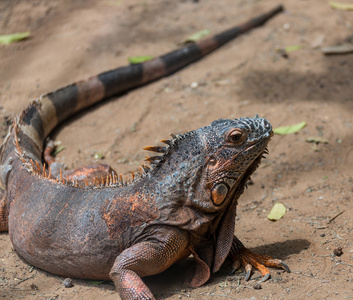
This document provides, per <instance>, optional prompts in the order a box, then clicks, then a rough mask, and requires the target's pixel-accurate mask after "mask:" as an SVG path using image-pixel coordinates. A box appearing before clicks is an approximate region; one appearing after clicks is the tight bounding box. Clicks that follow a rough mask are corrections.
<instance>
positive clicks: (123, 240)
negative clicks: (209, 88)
mask: <svg viewBox="0 0 353 300" xmlns="http://www.w3.org/2000/svg"><path fill="white" fill-rule="evenodd" d="M281 10H282V7H277V8H275V9H274V10H272V11H270V12H269V13H267V14H264V15H262V16H260V17H258V18H256V19H254V20H251V21H249V22H247V23H245V24H243V25H241V26H238V27H235V28H233V29H230V30H228V31H226V32H224V33H221V34H219V35H217V36H215V37H213V38H209V39H206V40H203V41H200V42H198V43H195V44H192V45H189V46H186V47H185V48H182V49H179V50H176V51H173V52H171V53H168V54H165V55H163V56H161V57H159V58H156V59H154V60H152V61H148V62H145V63H142V64H137V65H130V66H127V67H123V68H118V69H116V70H113V71H109V72H106V73H102V74H100V75H98V76H95V77H91V78H89V79H87V80H85V81H81V82H78V83H74V84H71V85H69V86H66V87H64V88H62V89H59V90H57V91H54V92H51V93H48V94H46V95H43V96H42V97H40V98H38V99H36V100H35V101H34V102H33V103H31V104H30V105H29V106H28V108H27V109H25V110H24V111H23V112H22V113H21V114H20V115H19V116H18V117H17V118H16V119H15V120H14V124H13V126H12V127H11V128H10V130H9V134H8V135H7V136H6V138H5V140H4V142H3V144H2V146H1V148H0V162H1V166H0V230H1V231H6V230H8V231H9V235H10V239H11V241H12V243H13V246H14V249H15V250H16V252H17V253H18V254H19V255H20V256H21V257H23V258H24V259H25V260H26V261H27V262H29V263H30V264H32V265H34V266H36V267H38V268H41V269H43V270H46V271H48V272H51V273H53V274H57V275H60V276H64V277H72V278H91V279H111V280H113V282H114V284H115V286H116V288H117V290H118V291H119V293H120V295H121V297H122V298H123V299H153V295H152V293H151V292H150V290H149V289H148V287H147V286H146V285H145V284H144V283H143V282H142V280H141V277H143V276H147V275H153V274H157V273H160V272H162V271H164V270H165V269H167V268H168V267H169V266H171V265H172V264H173V263H174V262H176V261H179V260H182V259H184V258H186V257H188V256H189V255H190V254H192V255H193V256H194V258H195V266H194V267H193V269H192V270H191V271H190V272H189V275H190V278H189V284H190V285H191V286H193V287H197V286H200V285H202V284H204V283H205V282H206V281H207V280H208V279H209V277H210V274H211V273H213V272H216V271H218V270H219V268H220V267H221V265H222V263H223V262H224V260H225V259H226V258H227V257H229V258H230V259H232V260H233V262H234V266H235V267H239V266H244V267H245V268H246V269H247V270H248V271H249V268H250V267H249V265H252V266H254V267H255V268H257V269H259V270H260V271H261V273H262V274H263V275H264V276H265V279H266V278H268V274H269V272H268V270H267V268H266V266H276V267H282V268H285V269H287V270H289V269H288V268H287V267H286V265H285V264H284V263H283V262H281V261H279V260H273V259H272V258H269V257H263V256H259V255H255V254H253V253H251V252H250V251H249V250H247V249H246V248H245V247H244V246H243V245H242V244H241V243H240V241H239V240H238V239H237V238H236V237H234V224H235V214H236V205H237V200H238V198H239V197H240V195H241V194H242V193H243V190H244V186H245V183H246V181H247V180H248V179H249V177H250V175H251V174H252V173H253V172H254V171H255V169H256V167H257V166H258V165H259V163H260V160H261V157H262V155H263V153H266V151H267V150H266V146H267V143H268V142H269V140H270V138H271V136H272V128H271V125H270V123H269V122H268V121H267V120H265V119H263V118H260V117H258V116H256V117H254V118H240V119H235V120H224V119H221V120H217V121H214V122H213V123H212V124H210V125H209V126H206V127H203V128H200V129H198V130H195V131H191V132H188V133H186V134H182V135H177V136H175V135H172V139H170V140H162V142H163V143H165V144H166V146H165V147H152V146H150V147H146V148H145V149H146V150H149V151H154V152H158V153H160V155H157V156H152V157H146V161H147V162H148V163H149V164H150V166H146V165H142V166H141V168H140V171H139V172H137V173H132V178H131V179H126V178H122V176H118V175H117V173H116V172H115V171H114V170H112V169H111V168H110V167H109V166H106V165H98V166H89V167H85V168H80V169H78V170H75V171H71V172H69V173H64V172H63V171H62V170H61V169H60V168H59V169H58V168H56V167H55V164H56V163H55V161H54V160H53V158H52V157H51V155H50V151H51V149H52V147H53V145H52V143H51V142H49V143H48V145H47V148H46V149H45V150H43V143H44V141H45V139H46V137H47V136H48V134H49V133H50V132H51V131H52V129H53V128H54V127H55V126H57V125H58V124H59V123H61V122H62V121H63V120H65V119H66V118H68V117H70V116H72V115H73V114H75V113H77V112H78V111H80V110H82V109H85V108H86V107H88V106H90V105H93V104H95V103H97V102H99V101H101V100H103V99H105V98H107V97H111V96H113V95H116V94H118V93H121V92H124V91H127V90H130V89H132V88H135V87H137V86H140V85H143V84H146V83H148V82H151V81H153V80H156V79H158V78H161V77H162V76H165V75H169V74H171V73H173V72H175V71H177V70H179V69H181V68H183V67H184V66H186V65H188V64H189V63H191V62H194V61H196V60H198V59H199V58H201V57H202V56H204V55H206V54H208V53H209V52H211V51H213V50H215V49H216V48H218V47H219V46H221V45H223V44H224V43H226V42H228V41H229V40H231V39H233V38H235V37H236V36H238V35H239V34H241V33H243V32H245V31H247V30H249V29H251V28H254V27H256V26H260V25H262V24H263V23H264V22H266V21H267V20H268V19H269V18H271V17H272V16H274V15H275V14H277V13H278V12H280V11H281ZM43 151H44V153H43ZM42 155H44V158H45V160H46V163H47V165H46V164H45V163H43V162H42V161H41V157H42ZM48 165H49V166H48ZM250 271H251V268H250ZM248 277H249V276H247V278H248Z"/></svg>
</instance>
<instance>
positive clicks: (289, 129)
mask: <svg viewBox="0 0 353 300" xmlns="http://www.w3.org/2000/svg"><path fill="white" fill-rule="evenodd" d="M305 126H306V122H305V121H303V122H300V123H298V124H295V125H291V126H283V127H277V128H274V129H273V132H274V133H275V134H279V135H287V134H290V133H296V132H298V131H300V130H302V129H303V128H304V127H305Z"/></svg>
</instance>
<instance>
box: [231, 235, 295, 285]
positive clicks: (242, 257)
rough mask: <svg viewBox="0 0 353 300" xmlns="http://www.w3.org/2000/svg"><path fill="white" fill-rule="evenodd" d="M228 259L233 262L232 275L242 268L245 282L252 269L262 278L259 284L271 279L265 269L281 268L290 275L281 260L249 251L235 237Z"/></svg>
mask: <svg viewBox="0 0 353 300" xmlns="http://www.w3.org/2000/svg"><path fill="white" fill-rule="evenodd" d="M230 257H231V259H232V261H233V269H232V273H233V274H234V272H235V271H237V270H238V269H239V268H241V267H242V268H244V269H245V272H246V275H245V281H248V280H249V279H250V277H251V274H252V270H253V268H255V269H257V270H258V271H259V272H260V273H261V275H262V276H263V277H262V279H261V280H260V282H264V281H266V280H268V279H269V278H271V274H270V271H269V270H268V268H267V267H275V268H281V269H283V270H285V271H286V272H288V273H290V269H289V267H288V266H287V264H285V263H284V262H283V261H282V260H280V259H273V258H272V257H271V256H269V255H259V254H256V253H254V252H252V251H250V250H249V249H247V248H245V246H244V245H243V244H242V242H240V241H239V240H238V239H237V238H236V237H234V239H233V244H232V248H231V252H230Z"/></svg>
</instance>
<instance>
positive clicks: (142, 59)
mask: <svg viewBox="0 0 353 300" xmlns="http://www.w3.org/2000/svg"><path fill="white" fill-rule="evenodd" d="M151 59H153V56H147V55H146V56H131V57H129V58H128V60H129V63H130V64H140V63H143V62H145V61H148V60H151Z"/></svg>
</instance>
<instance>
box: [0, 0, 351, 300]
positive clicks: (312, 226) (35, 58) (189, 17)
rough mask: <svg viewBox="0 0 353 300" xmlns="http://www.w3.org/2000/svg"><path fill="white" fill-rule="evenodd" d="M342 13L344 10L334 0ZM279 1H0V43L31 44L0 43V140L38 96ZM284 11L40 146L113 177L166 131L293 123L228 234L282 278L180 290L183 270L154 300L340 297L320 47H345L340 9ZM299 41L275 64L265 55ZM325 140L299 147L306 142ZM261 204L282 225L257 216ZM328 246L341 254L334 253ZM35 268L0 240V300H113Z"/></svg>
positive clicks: (332, 110) (345, 114)
mask: <svg viewBox="0 0 353 300" xmlns="http://www.w3.org/2000/svg"><path fill="white" fill-rule="evenodd" d="M346 2H350V3H352V1H349V0H346ZM277 4H279V3H278V2H277V1H275V0H267V1H255V0H241V1H232V0H218V1H211V0H199V1H186V0H184V1H172V0H164V1H163V0H144V1H142V0H141V1H139V0H130V1H124V0H120V1H83V0H78V1H68V0H62V1H59V0H53V1H42V0H28V1H14V0H13V1H11V0H3V1H1V2H0V34H8V33H14V32H22V31H31V38H30V39H28V40H25V41H22V42H20V43H15V44H11V45H1V46H0V101H1V102H0V105H1V107H0V122H1V127H0V129H1V131H0V133H1V136H2V137H3V136H4V135H5V132H6V126H7V125H8V123H9V120H10V119H11V118H13V117H14V116H15V115H16V114H18V113H19V112H20V111H21V110H22V109H23V108H24V107H25V106H26V105H27V104H28V102H29V100H30V99H33V98H35V97H37V96H39V95H41V94H42V93H45V92H48V91H51V90H54V89H56V88H59V87H62V86H64V85H66V84H69V83H72V82H74V81H77V80H79V79H83V78H86V77H88V76H91V75H95V74H98V73H99V72H102V71H105V70H109V69H112V68H115V67H117V66H122V65H126V64H127V58H128V57H130V56H134V55H154V56H156V55H159V54H163V53H164V52H167V51H170V50H172V49H173V48H175V47H177V46H178V44H179V43H180V42H181V41H182V40H183V39H184V38H185V37H187V36H188V35H190V34H192V33H194V32H196V31H199V30H201V29H205V28H207V29H209V30H211V31H212V33H217V32H220V31H221V30H223V29H226V28H228V27H231V26H232V25H235V24H237V23H239V22H242V21H245V20H246V19H248V18H250V17H253V16H256V15H257V14H259V13H261V12H264V11H265V10H267V9H270V8H272V7H274V6H276V5H277ZM284 4H285V6H286V11H285V13H283V14H281V15H279V16H277V17H275V18H274V19H273V20H271V21H270V22H268V23H267V24H266V25H265V26H264V27H261V28H258V29H256V30H254V31H252V32H251V33H250V34H246V35H244V36H241V37H240V38H238V39H237V40H235V41H233V42H231V43H229V44H228V45H226V46H224V47H222V48H221V49H220V50H218V51H216V52H215V53H213V54H211V55H210V56H208V57H207V58H205V59H203V60H201V61H199V62H198V63H195V64H193V65H191V66H190V67H188V68H186V69H184V70H182V71H181V72H178V73H176V74H174V75H173V76H170V77H168V78H164V79H162V80H160V81H157V82H155V83H153V84H150V85H148V86H144V87H142V88H140V89H136V90H134V91H131V92H129V93H128V94H125V95H123V96H120V97H117V98H115V99H112V100H110V101H107V102H105V103H104V104H102V105H99V106H97V107H95V108H94V109H91V110H88V111H86V112H84V113H82V114H81V115H79V116H78V117H77V118H74V119H71V120H70V121H69V122H67V123H65V124H63V126H61V127H60V128H59V130H57V131H56V132H55V133H54V134H53V135H52V136H53V137H54V138H55V139H56V140H58V141H60V142H61V144H62V145H63V146H65V150H64V151H62V152H61V153H60V154H59V158H58V159H59V160H60V161H64V162H65V163H66V164H67V165H68V166H69V167H70V168H72V167H77V166H81V165H84V164H87V163H91V162H94V161H95V158H94V156H95V154H97V153H102V154H104V159H103V162H106V163H108V164H110V165H112V166H113V167H114V168H115V169H117V170H118V171H119V172H121V173H123V174H128V173H129V172H130V171H132V170H136V169H137V168H138V165H139V164H140V163H141V162H142V160H143V158H144V156H145V155H146V154H145V153H143V151H142V150H141V149H142V147H143V146H146V145H153V144H157V143H158V141H159V140H160V139H162V138H167V137H168V135H169V133H170V132H173V133H182V132H186V131H189V130H192V129H196V128H198V127H201V126H204V125H207V124H209V123H210V122H212V121H213V120H215V119H218V118H234V117H241V116H254V115H255V114H259V115H260V116H262V117H265V118H267V119H268V120H270V122H271V123H272V125H273V126H274V127H278V126H285V125H291V124H295V123H298V122H301V121H306V122H307V127H305V128H304V129H303V130H302V131H300V132H299V133H297V134H292V135H287V136H275V137H274V138H273V140H272V141H271V143H270V147H269V150H270V155H269V156H268V158H267V160H265V161H264V162H263V164H262V167H261V168H259V169H258V171H257V173H256V175H255V176H253V182H254V184H253V185H251V186H249V189H248V190H247V191H246V193H245V194H244V195H243V196H242V197H241V199H240V201H239V206H238V220H237V223H236V234H237V236H238V237H239V238H240V239H241V240H242V241H243V242H244V243H245V245H246V246H248V247H250V248H251V249H252V250H253V251H255V252H259V253H263V254H265V253H266V254H270V255H272V256H274V257H277V258H280V259H283V260H284V261H285V262H286V263H287V264H288V265H289V266H290V267H291V269H292V270H293V272H292V273H290V274H288V273H283V272H282V271H278V270H272V279H271V280H269V281H268V282H266V283H262V284H261V286H262V289H258V290H257V289H256V290H255V289H254V288H253V286H254V283H255V282H256V281H257V280H258V278H259V273H258V272H255V274H254V276H253V280H251V281H250V282H244V280H243V275H242V274H240V273H237V274H236V275H235V276H230V275H229V274H228V272H229V267H227V266H225V267H224V268H223V269H222V270H221V271H220V272H219V273H217V274H215V275H214V276H213V277H212V279H211V280H210V281H209V282H208V283H207V284H205V285H204V286H203V287H200V288H197V289H190V288H188V287H187V285H186V284H185V283H184V277H185V274H186V270H187V265H188V262H184V263H181V264H179V265H177V266H174V267H172V268H171V269H170V270H168V271H167V272H165V273H164V274H162V275H157V276H154V277H151V278H147V279H146V282H147V284H148V286H149V287H150V288H151V289H152V291H153V292H154V293H155V295H156V297H157V298H158V299H213V300H214V299H349V298H353V241H352V239H353V238H352V235H353V219H352V215H353V205H352V194H353V173H352V166H353V136H352V135H353V117H352V113H353V101H352V95H353V76H352V74H353V54H347V55H335V56H333V55H332V56H325V55H323V54H322V53H321V50H320V47H322V46H328V45H337V44H341V43H343V42H344V41H345V40H346V39H349V38H350V39H352V28H353V12H346V11H338V10H333V9H331V8H330V7H329V5H328V4H327V2H326V1H321V0H312V1H299V0H296V1H286V3H284ZM294 45H300V46H301V49H299V50H297V51H292V52H289V53H288V55H287V57H285V55H283V53H281V52H280V51H278V49H281V48H282V49H283V48H285V47H287V46H294ZM313 136H314V137H322V138H324V139H326V140H327V142H328V143H326V144H323V143H320V144H317V145H316V144H311V143H308V142H306V140H307V139H308V138H310V137H313ZM275 202H281V203H283V204H284V205H285V206H286V207H287V209H288V211H287V213H286V214H285V216H284V217H283V218H282V219H281V220H279V221H277V222H275V223H274V222H271V221H269V220H268V219H267V214H268V213H269V211H270V209H271V207H272V206H273V204H274V203H275ZM339 247H342V250H343V255H342V256H340V257H337V256H335V255H334V254H333V253H334V250H335V249H337V248H339ZM62 280H63V278H58V277H57V276H54V275H51V274H48V273H45V272H42V271H40V270H37V269H35V268H33V267H31V266H29V265H28V264H26V263H25V262H23V261H21V259H20V258H19V257H18V256H17V255H16V253H15V252H14V251H13V249H12V245H11V242H10V240H9V237H8V234H7V233H1V234H0V298H3V299H117V298H119V296H118V294H117V293H116V292H115V291H114V287H113V285H112V284H111V283H103V284H99V285H97V284H95V283H94V282H91V281H84V280H74V287H72V288H64V285H63V283H62Z"/></svg>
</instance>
